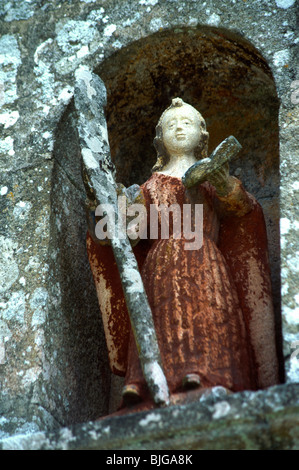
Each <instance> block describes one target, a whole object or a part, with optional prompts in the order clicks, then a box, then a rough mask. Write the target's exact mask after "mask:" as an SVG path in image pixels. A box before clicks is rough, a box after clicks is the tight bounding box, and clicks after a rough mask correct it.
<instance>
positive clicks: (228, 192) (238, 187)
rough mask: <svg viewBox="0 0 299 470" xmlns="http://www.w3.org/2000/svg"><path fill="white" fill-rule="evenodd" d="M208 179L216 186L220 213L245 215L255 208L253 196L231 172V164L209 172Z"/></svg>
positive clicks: (217, 207)
mask: <svg viewBox="0 0 299 470" xmlns="http://www.w3.org/2000/svg"><path fill="white" fill-rule="evenodd" d="M208 181H209V183H211V184H212V185H213V186H214V188H215V195H216V201H215V202H216V209H217V211H218V213H219V214H220V215H224V216H231V215H235V216H239V217H240V216H243V215H245V214H247V213H248V212H250V211H251V210H252V209H253V198H252V197H251V196H250V195H249V194H248V193H247V192H246V191H245V189H244V188H243V185H242V183H241V181H240V180H238V179H237V178H235V177H234V176H231V175H230V174H229V165H228V164H225V165H223V166H222V167H221V169H220V170H218V171H215V172H213V173H212V174H209V176H208Z"/></svg>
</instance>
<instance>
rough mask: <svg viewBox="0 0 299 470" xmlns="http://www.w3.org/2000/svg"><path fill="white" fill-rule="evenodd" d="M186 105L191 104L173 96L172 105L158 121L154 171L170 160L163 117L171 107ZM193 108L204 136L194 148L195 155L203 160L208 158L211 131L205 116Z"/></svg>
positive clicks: (160, 168)
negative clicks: (166, 146)
mask: <svg viewBox="0 0 299 470" xmlns="http://www.w3.org/2000/svg"><path fill="white" fill-rule="evenodd" d="M184 105H187V106H191V105H189V104H187V103H185V102H184V101H183V100H182V99H181V98H173V100H172V103H171V105H170V106H169V107H168V108H167V109H165V111H164V112H163V114H162V115H161V117H160V119H159V121H158V124H157V126H156V137H155V138H154V146H155V149H156V151H157V161H156V163H155V165H154V166H153V168H152V171H153V172H154V171H160V170H162V169H163V168H164V166H165V165H166V163H167V162H168V161H169V155H168V153H167V150H166V148H165V146H164V144H163V132H162V121H163V118H164V116H165V114H166V113H167V111H169V110H170V109H173V108H179V107H181V106H184ZM191 108H193V106H191ZM193 109H194V111H195V113H196V115H197V117H198V120H199V123H200V126H201V129H202V137H201V140H200V143H199V145H198V146H197V147H196V148H195V149H194V155H195V158H196V159H197V160H201V159H202V158H206V157H207V156H208V141H209V133H208V132H207V130H206V129H207V128H206V123H205V120H204V118H203V117H202V115H201V114H200V113H199V112H198V111H197V110H196V109H195V108H193Z"/></svg>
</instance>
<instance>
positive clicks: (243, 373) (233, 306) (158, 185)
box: [88, 173, 278, 398]
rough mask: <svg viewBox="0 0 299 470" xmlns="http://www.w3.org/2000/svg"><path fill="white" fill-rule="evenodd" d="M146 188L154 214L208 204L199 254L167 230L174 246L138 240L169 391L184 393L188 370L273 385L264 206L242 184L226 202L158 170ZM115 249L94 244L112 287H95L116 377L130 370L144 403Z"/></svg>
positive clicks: (94, 255)
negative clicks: (175, 207)
mask: <svg viewBox="0 0 299 470" xmlns="http://www.w3.org/2000/svg"><path fill="white" fill-rule="evenodd" d="M142 191H143V194H144V198H145V202H146V207H147V209H148V213H149V207H150V204H155V205H156V206H159V205H160V204H166V205H167V206H170V205H171V204H179V206H180V207H181V210H182V211H183V204H191V205H193V206H194V204H203V246H202V247H201V248H200V249H198V250H186V249H185V244H186V243H190V240H188V241H187V240H185V238H184V237H181V238H179V239H175V238H174V237H173V236H172V233H171V232H170V236H169V238H168V239H161V238H160V239H157V240H151V241H150V242H149V243H148V244H147V248H146V249H145V248H143V246H144V244H143V243H142V242H141V243H140V246H138V245H137V247H136V249H135V251H136V256H137V259H138V260H139V266H140V269H141V275H142V279H143V282H144V286H145V290H146V293H147V296H148V300H149V304H150V306H151V310H152V314H153V319H154V324H155V329H156V333H157V338H158V343H159V347H160V352H161V359H162V365H163V369H164V373H165V376H166V379H167V383H168V386H169V390H170V393H175V392H179V391H180V390H181V389H182V380H183V378H184V377H185V376H186V375H187V374H190V373H195V374H198V375H199V377H200V381H201V385H202V386H203V387H211V386H215V385H222V386H224V387H226V388H228V389H230V390H232V391H240V390H246V389H251V390H255V389H257V388H260V387H265V386H268V385H273V384H274V383H277V382H278V377H277V357H276V350H275V340H274V338H275V333H274V317H273V310H272V299H271V284H270V277H269V267H268V258H267V238H266V232H265V225H264V220H263V214H262V211H261V208H260V206H259V205H258V204H257V202H256V201H255V200H254V198H253V197H252V196H250V195H249V194H248V193H246V192H245V190H244V189H243V187H242V185H241V183H240V182H239V181H238V180H236V186H235V190H234V191H233V193H231V194H230V195H229V196H227V197H222V198H221V197H218V196H217V195H216V193H215V189H214V188H213V186H211V185H210V184H209V183H204V184H203V185H200V186H198V187H196V188H192V189H191V190H186V189H185V187H184V186H183V184H182V181H181V179H180V178H176V177H171V176H167V175H164V174H161V173H154V174H153V175H152V177H151V178H150V179H149V180H148V181H147V182H146V183H145V184H144V185H143V186H142ZM170 229H171V226H170ZM257 240H258V241H257ZM109 250H110V247H100V246H97V247H96V246H95V244H94V243H93V242H92V240H91V239H90V238H89V239H88V251H89V257H90V262H91V267H92V270H93V274H94V278H95V282H96V285H97V286H98V287H99V279H100V278H99V276H102V280H103V279H104V280H105V283H106V294H105V293H104V292H103V291H102V293H101V289H99V288H98V296H99V300H100V305H101V306H102V314H103V317H104V318H103V319H104V325H105V322H106V328H105V331H106V336H107V343H108V349H109V344H110V357H111V358H112V356H113V355H114V357H115V354H116V352H117V353H118V362H119V363H121V362H122V363H123V370H120V368H119V370H114V372H116V373H125V383H126V384H134V385H137V386H138V387H139V389H140V391H141V394H142V395H143V396H144V398H147V395H148V392H147V386H146V384H145V381H144V378H143V374H142V371H141V367H140V364H139V359H138V354H137V349H136V346H135V342H134V339H133V335H130V327H129V326H128V319H127V316H126V315H127V314H126V312H125V310H126V308H125V305H124V301H123V298H122V294H121V291H119V279H118V278H117V272H116V270H115V271H113V270H112V265H113V260H112V258H111V250H110V251H109ZM109 257H110V258H109ZM108 258H109V260H108ZM99 266H102V267H99ZM107 266H109V269H108V270H107ZM257 266H258V271H257V269H256V267H257ZM113 269H114V268H113ZM108 271H109V272H108ZM112 271H113V272H112ZM116 278H117V280H116ZM261 284H262V288H261ZM101 285H102V286H103V282H102V281H101ZM107 288H108V290H109V289H110V298H109V299H110V300H109V299H108V303H109V302H110V304H109V308H108V309H106V313H105V312H103V309H104V310H105V308H106V307H105V305H104V304H103V301H102V303H101V295H102V296H105V295H106V306H107ZM102 290H103V287H102ZM117 291H118V294H115V292H117ZM111 292H114V294H111ZM103 305H104V307H103ZM117 305H118V307H117ZM113 309H114V311H113ZM260 328H262V329H263V335H264V337H263V338H262V337H261V332H260ZM265 328H266V330H265ZM107 332H108V334H107ZM108 337H109V338H108ZM129 337H130V339H129ZM128 344H129V348H128V352H127V349H126V348H127V347H128ZM112 362H113V360H112ZM114 366H115V365H114ZM112 369H113V365H112ZM115 369H117V367H115Z"/></svg>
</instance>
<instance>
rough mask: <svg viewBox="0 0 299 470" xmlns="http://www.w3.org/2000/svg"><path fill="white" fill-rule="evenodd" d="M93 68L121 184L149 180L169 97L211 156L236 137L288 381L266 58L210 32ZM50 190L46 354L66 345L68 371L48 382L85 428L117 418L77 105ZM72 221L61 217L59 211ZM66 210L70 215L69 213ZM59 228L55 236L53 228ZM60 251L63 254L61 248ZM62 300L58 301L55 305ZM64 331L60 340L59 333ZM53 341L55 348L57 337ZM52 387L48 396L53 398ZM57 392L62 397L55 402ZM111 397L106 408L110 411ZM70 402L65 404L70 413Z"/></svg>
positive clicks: (150, 43) (238, 167)
mask: <svg viewBox="0 0 299 470" xmlns="http://www.w3.org/2000/svg"><path fill="white" fill-rule="evenodd" d="M94 71H95V72H96V73H97V74H99V75H100V76H101V78H102V79H103V80H104V82H105V84H106V87H107V94H108V104H107V108H106V116H107V123H108V130H109V140H110V146H111V153H112V159H113V161H114V163H115V165H116V169H117V181H118V182H121V183H123V184H124V185H126V186H129V185H131V184H133V183H138V184H141V183H143V182H144V181H145V180H146V179H147V178H148V177H149V176H150V174H151V168H152V166H153V164H154V163H155V161H156V153H155V149H154V147H153V143H152V142H153V138H154V135H155V125H156V123H157V121H158V118H159V117H160V115H161V113H162V111H163V110H164V109H165V108H166V107H167V106H168V105H169V103H170V101H171V99H172V98H174V97H176V96H180V97H181V98H183V100H184V101H186V102H188V103H190V104H192V105H193V106H194V107H195V108H197V109H198V110H199V111H200V112H201V113H202V115H203V116H204V117H205V119H206V123H207V129H208V131H209V133H210V141H209V152H211V151H212V150H213V149H214V148H215V147H216V146H217V145H218V144H219V143H220V142H221V141H222V140H223V139H225V138H226V137H228V136H229V135H234V136H235V137H236V138H237V139H238V140H239V142H240V143H241V145H242V147H243V149H242V151H241V153H240V155H239V158H238V159H237V160H236V161H235V162H233V163H232V164H231V172H232V174H234V175H236V176H237V177H239V178H240V179H241V180H242V182H243V183H244V185H245V188H246V189H247V190H248V191H250V192H251V193H252V194H254V195H255V197H256V198H257V199H258V201H259V202H260V203H261V205H262V206H263V208H264V212H265V217H266V224H267V230H268V238H269V250H270V260H271V270H272V282H273V296H274V304H275V315H276V324H277V338H276V339H277V345H278V351H279V355H280V365H281V368H280V369H281V370H280V376H281V381H282V382H283V380H284V367H283V359H282V352H281V350H282V346H281V343H282V341H281V316H280V273H279V265H280V251H279V135H278V110H279V101H278V97H277V93H276V89H275V83H274V79H273V76H272V73H271V70H270V68H269V66H268V65H267V63H266V61H265V59H264V58H263V57H262V56H261V54H260V53H259V52H258V51H257V50H256V49H255V48H254V47H253V46H252V45H251V44H250V43H249V42H248V41H246V40H245V39H244V38H242V37H241V36H240V35H237V34H234V33H232V32H229V31H228V30H222V29H218V28H214V27H200V28H186V29H173V30H168V31H163V32H158V33H155V34H153V35H151V36H148V37H146V38H143V39H140V40H138V41H136V42H133V43H131V44H130V45H129V46H128V47H124V48H122V49H121V50H119V51H118V52H116V53H114V54H113V55H111V56H110V57H109V58H108V59H106V60H105V61H103V62H102V63H101V64H100V65H99V66H97V67H95V69H94ZM54 161H55V165H54V170H53V171H54V173H53V186H52V209H53V211H52V214H53V215H52V217H53V223H52V234H51V240H52V242H51V247H50V254H51V258H52V266H51V275H52V276H53V279H54V278H55V279H57V280H59V282H60V285H61V286H63V287H62V290H61V292H59V293H57V292H55V283H54V282H53V296H52V303H51V306H50V316H49V322H48V325H49V326H48V332H47V335H46V336H47V346H46V353H45V354H46V355H49V357H50V356H51V344H55V345H56V346H55V347H56V348H57V341H58V342H60V343H61V350H62V351H63V354H60V361H61V362H62V363H63V362H64V361H65V366H64V365H63V364H60V365H59V366H58V369H59V370H60V371H62V370H63V371H64V372H63V373H60V374H59V377H58V376H57V374H56V375H55V376H54V375H53V377H52V379H51V380H50V381H49V384H48V386H49V390H48V392H47V393H48V396H51V394H52V395H53V399H52V404H53V409H52V413H53V414H54V415H55V416H56V417H57V420H58V421H59V422H67V423H74V422H82V421H84V420H87V419H95V418H97V417H99V416H102V415H105V414H107V413H108V411H109V410H110V411H113V409H115V406H116V405H117V403H118V400H119V395H118V391H117V387H115V386H111V390H110V384H111V383H112V385H113V384H114V381H112V382H111V378H110V372H109V368H108V362H107V352H106V349H105V341H104V335H103V329H102V325H101V320H100V312H99V308H98V304H97V299H96V294H95V288H94V286H93V281H92V278H91V274H90V270H89V265H88V260H87V256H86V250H85V234H86V224H85V217H84V198H85V193H84V187H83V184H82V179H81V160H80V149H79V144H78V136H77V132H76V115H75V110H74V104H73V102H71V103H70V105H69V106H68V108H67V109H66V111H65V113H64V115H63V117H62V119H61V121H60V123H59V125H58V128H57V131H56V136H55V148H54ZM65 205H66V206H67V207H68V217H67V218H62V217H61V214H62V213H63V207H64V206H65ZM64 212H65V211H64ZM57 221H58V225H59V230H58V229H57ZM57 247H59V248H60V249H59V250H57ZM57 296H59V297H60V300H61V304H59V306H57V305H56V304H55V301H56V300H57ZM62 331H63V334H61V332H62ZM55 335H56V340H54V341H53V336H55ZM51 390H52V392H51ZM57 390H59V391H60V392H59V394H60V395H61V396H62V397H64V398H63V399H61V400H60V399H57V396H58V394H57ZM109 395H110V404H109ZM65 401H67V403H68V407H67V409H66V407H65Z"/></svg>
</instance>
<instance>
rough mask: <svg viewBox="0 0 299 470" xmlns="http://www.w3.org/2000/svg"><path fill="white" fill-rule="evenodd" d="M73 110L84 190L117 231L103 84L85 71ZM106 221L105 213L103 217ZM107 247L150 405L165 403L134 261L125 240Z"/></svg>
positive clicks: (80, 75) (114, 240)
mask: <svg viewBox="0 0 299 470" xmlns="http://www.w3.org/2000/svg"><path fill="white" fill-rule="evenodd" d="M74 98H75V108H76V111H77V117H78V131H79V140H80V147H81V155H82V160H83V172H84V174H85V185H86V186H87V187H86V189H87V191H88V192H90V191H91V193H92V194H93V195H94V198H95V200H96V202H97V204H98V205H102V206H103V204H110V205H112V206H113V208H114V211H115V212H114V213H113V219H114V217H115V216H116V220H115V222H116V225H117V224H118V221H119V219H120V214H117V207H118V205H117V192H116V183H115V179H114V175H115V168H114V164H113V163H112V160H111V156H110V148H109V142H108V133H107V124H106V119H105V114H104V107H105V106H106V101H107V97H106V88H105V85H104V83H103V81H102V80H101V79H100V78H99V77H98V76H97V75H95V74H93V73H91V72H90V71H89V70H87V69H85V68H80V69H79V70H78V71H77V72H76V84H75V93H74ZM104 215H106V216H107V217H108V219H109V216H111V214H109V213H108V212H106V213H105V211H104ZM111 247H112V250H113V253H114V257H115V261H116V264H117V267H118V270H119V274H120V278H121V282H122V287H123V291H124V296H125V300H126V304H127V308H128V312H129V317H130V321H131V325H132V330H133V333H134V337H135V340H136V344H137V349H138V352H139V358H140V363H141V367H142V370H143V374H144V377H145V380H146V382H147V385H148V387H149V390H150V392H151V394H152V397H153V400H154V402H155V403H156V404H158V405H164V404H168V403H169V391H168V386H167V382H166V378H165V376H164V373H163V371H162V365H161V358H160V352H159V347H158V341H157V337H156V332H155V328H154V323H153V319H152V312H151V309H150V306H149V303H148V299H147V297H146V293H145V290H144V286H143V283H142V279H141V276H140V273H139V270H138V265H137V261H136V258H135V256H134V254H133V251H132V248H131V244H130V241H129V239H128V237H127V235H126V233H125V234H124V237H121V238H117V237H116V236H113V235H112V236H111Z"/></svg>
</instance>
